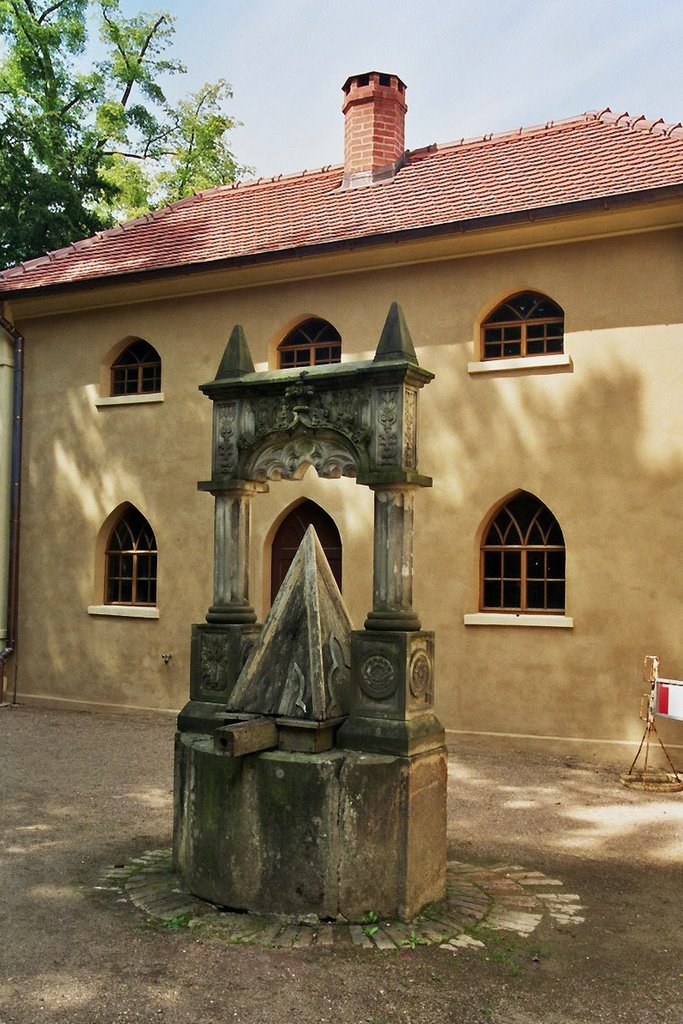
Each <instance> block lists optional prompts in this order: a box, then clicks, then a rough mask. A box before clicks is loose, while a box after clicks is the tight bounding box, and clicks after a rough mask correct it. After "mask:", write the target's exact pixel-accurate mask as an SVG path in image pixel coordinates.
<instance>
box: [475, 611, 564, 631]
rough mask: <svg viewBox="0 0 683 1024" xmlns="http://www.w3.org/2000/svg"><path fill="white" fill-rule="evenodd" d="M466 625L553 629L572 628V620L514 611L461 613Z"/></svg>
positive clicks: (560, 616)
mask: <svg viewBox="0 0 683 1024" xmlns="http://www.w3.org/2000/svg"><path fill="white" fill-rule="evenodd" d="M463 622H464V623H465V625H466V626H546V627H550V628H553V629H573V628H574V620H573V619H572V618H570V617H569V616H568V615H528V614H522V613H521V612H520V613H515V612H475V613H474V614H472V615H463Z"/></svg>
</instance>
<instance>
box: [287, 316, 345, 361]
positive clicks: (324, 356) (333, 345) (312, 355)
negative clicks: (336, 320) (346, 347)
mask: <svg viewBox="0 0 683 1024" xmlns="http://www.w3.org/2000/svg"><path fill="white" fill-rule="evenodd" d="M340 362H341V335H340V333H339V331H338V330H337V329H336V327H333V326H332V324H331V323H328V321H327V320H321V319H319V318H318V317H310V318H309V319H308V320H304V322H303V323H301V324H299V325H298V326H297V327H295V328H294V329H293V330H291V331H290V332H289V334H288V335H287V337H286V338H285V339H284V340H283V341H281V342H280V344H279V345H278V349H277V365H278V369H280V370H286V369H289V368H292V367H296V366H320V365H322V364H323V363H340Z"/></svg>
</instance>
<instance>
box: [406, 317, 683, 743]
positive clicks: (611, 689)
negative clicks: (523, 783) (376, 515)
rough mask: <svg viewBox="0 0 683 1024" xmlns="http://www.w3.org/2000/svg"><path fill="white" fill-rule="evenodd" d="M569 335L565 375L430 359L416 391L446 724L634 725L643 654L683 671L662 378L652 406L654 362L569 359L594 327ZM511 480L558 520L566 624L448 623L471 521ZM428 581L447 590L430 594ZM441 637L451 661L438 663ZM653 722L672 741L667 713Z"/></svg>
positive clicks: (680, 453) (465, 579) (621, 731)
mask: <svg viewBox="0 0 683 1024" xmlns="http://www.w3.org/2000/svg"><path fill="white" fill-rule="evenodd" d="M655 330H656V329H655ZM626 333H628V332H626ZM575 341H576V344H574V345H573V346H572V342H571V340H570V343H569V346H568V347H569V349H570V351H572V350H573V351H572V354H573V356H574V360H575V363H576V367H577V369H576V371H575V372H574V373H558V374H553V375H545V374H544V375H537V376H534V375H531V374H529V375H524V376H513V377H503V376H498V377H497V378H496V377H493V376H492V377H489V378H478V379H471V378H469V376H468V374H467V373H466V371H465V368H464V366H463V365H462V363H461V362H458V363H457V364H456V362H455V360H452V361H450V360H449V362H448V363H447V364H446V365H443V364H442V365H430V369H433V370H435V371H436V373H437V378H436V380H435V382H434V384H433V385H432V386H431V387H430V389H429V391H428V392H427V393H426V394H425V401H426V403H431V409H430V410H429V419H430V421H432V422H434V421H436V422H438V423H439V425H440V428H439V432H438V437H436V438H429V437H427V436H426V433H427V432H426V431H425V430H424V429H423V433H422V452H421V463H422V467H423V471H424V472H428V473H430V474H431V475H432V476H433V477H434V489H433V492H432V493H431V494H430V495H428V496H427V497H426V499H423V498H422V497H420V498H419V499H418V505H417V512H416V523H417V545H416V591H417V607H418V608H419V609H420V610H423V609H424V608H426V607H427V606H428V605H429V604H431V605H432V607H434V606H436V609H437V616H436V619H435V620H433V621H430V622H429V623H428V626H429V628H434V629H436V631H437V636H438V637H439V638H440V642H439V647H440V651H441V654H442V657H441V660H440V662H439V669H438V671H439V683H438V687H440V688H441V694H442V695H443V694H445V693H451V692H452V693H453V694H454V697H453V703H452V704H450V705H449V706H448V707H445V705H444V701H443V699H442V705H441V707H440V708H438V710H439V711H440V713H441V714H442V716H443V717H444V718H445V719H446V720H447V722H448V724H451V723H452V722H454V721H455V722H457V725H456V726H455V727H457V728H464V729H473V730H484V731H486V730H492V731H500V732H517V733H534V734H547V735H565V736H572V735H573V736H586V737H590V736H593V737H600V736H604V737H608V736H613V737H621V738H625V737H629V738H631V739H639V738H640V734H641V732H642V728H641V724H640V722H639V720H638V708H639V695H640V693H641V691H642V689H643V688H644V687H643V684H642V682H641V666H642V659H643V656H644V655H645V654H651V653H656V654H659V655H660V657H661V659H662V674H664V675H669V676H671V677H678V678H680V677H682V676H683V631H682V630H681V628H680V620H681V611H682V604H683V582H682V576H681V573H680V571H679V570H678V563H679V557H678V555H679V552H680V550H681V536H682V535H683V440H682V439H683V415H682V413H681V409H680V402H678V401H674V398H675V395H676V386H675V385H676V382H675V381H672V380H671V379H669V380H667V381H663V382H662V389H661V392H662V394H661V402H660V403H659V404H655V405H653V403H652V394H653V391H654V389H655V385H656V383H657V382H656V381H654V382H653V379H652V376H653V375H654V371H653V370H652V369H650V368H648V370H647V374H648V375H647V376H646V374H645V372H639V371H638V370H637V369H636V368H634V366H633V365H632V364H629V363H628V362H627V361H626V360H625V359H622V360H621V361H617V359H616V358H612V359H610V360H609V366H608V368H607V363H608V360H607V358H606V356H605V355H603V357H602V363H603V366H604V368H602V367H601V368H599V369H595V370H592V371H583V370H582V364H584V365H585V364H587V363H588V351H587V348H588V345H591V346H592V345H593V344H594V343H595V339H593V338H591V336H590V335H584V336H581V337H580V338H578V339H575ZM442 351H443V350H442ZM574 353H576V354H574ZM458 354H459V356H460V357H462V355H463V353H458ZM630 354H631V355H632V351H631V353H630ZM655 354H656V353H655ZM641 358H642V356H641ZM424 361H425V363H426V362H427V356H426V355H425V357H424ZM444 362H445V361H444ZM595 363H596V360H595V359H594V358H592V357H591V364H592V365H595ZM659 365H660V366H661V365H662V359H661V357H660V361H659ZM424 414H425V409H424V406H423V410H422V415H423V416H424ZM423 422H424V421H423ZM517 488H521V489H525V490H529V491H531V492H532V493H534V494H536V495H537V496H538V497H539V498H540V499H541V500H542V501H544V502H545V503H546V504H547V505H548V506H549V507H550V509H551V510H552V512H553V513H554V514H555V516H556V517H557V519H558V520H559V522H560V525H561V527H562V529H563V531H564V535H565V540H566V545H567V581H568V582H567V614H568V615H572V616H573V617H574V621H575V626H574V629H573V630H566V631H565V630H552V631H550V630H544V629H524V628H517V629H512V628H495V627H481V628H480V627H469V628H466V627H464V626H463V625H462V616H463V613H465V612H472V611H476V610H477V608H478V604H477V599H478V594H477V587H478V571H479V570H478V550H477V535H478V531H479V529H480V527H481V524H482V522H483V520H485V519H486V517H487V516H488V514H489V512H490V510H491V508H492V507H493V506H494V505H495V504H496V502H498V501H499V500H500V499H501V498H502V497H503V496H504V495H506V494H508V493H510V492H511V491H514V490H515V489H517ZM437 506H438V515H439V517H440V518H439V521H440V522H443V521H444V520H443V519H442V518H441V516H442V514H443V513H445V516H446V524H447V526H448V534H449V545H448V548H447V549H446V550H445V551H444V547H443V541H442V540H441V544H440V546H439V547H438V548H437V550H438V562H437V563H435V560H434V555H433V548H434V545H435V544H436V543H437V541H438V537H437V535H436V533H435V526H434V524H435V522H436V515H437ZM430 549H432V550H430ZM427 566H430V570H429V571H427V572H425V571H424V570H425V569H426V567H427ZM434 589H435V590H436V591H437V592H440V593H448V594H449V595H450V600H448V601H445V600H443V601H440V602H438V604H436V603H435V602H433V601H432V602H430V599H429V596H430V591H432V592H433V590H434ZM424 618H425V617H424V616H423V621H424ZM551 632H552V636H550V635H549V634H550V633H551ZM445 637H448V638H449V641H450V643H451V645H452V646H451V649H453V646H454V649H455V650H456V652H457V663H456V664H445V663H444V660H443V650H444V638H445ZM484 657H485V660H483V659H484ZM444 675H446V676H448V677H449V678H448V679H447V680H446V681H444ZM453 679H455V685H454V686H453V685H452V682H453ZM474 688H476V699H473V697H472V693H473V689H474ZM437 699H438V689H437ZM661 731H662V735H663V736H664V737H665V739H668V740H669V742H672V743H680V742H682V741H683V736H682V735H681V726H680V724H679V723H671V722H665V723H663V724H662V725H661Z"/></svg>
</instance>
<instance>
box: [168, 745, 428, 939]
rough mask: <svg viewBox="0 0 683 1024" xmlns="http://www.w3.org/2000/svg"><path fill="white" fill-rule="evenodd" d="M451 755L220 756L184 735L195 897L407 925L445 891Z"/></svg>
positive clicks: (185, 822)
mask: <svg viewBox="0 0 683 1024" xmlns="http://www.w3.org/2000/svg"><path fill="white" fill-rule="evenodd" d="M445 847H446V753H445V749H443V748H440V749H436V750H432V751H430V752H428V753H425V754H421V755H417V756H414V757H397V756H383V755H379V754H367V753H360V752H358V751H352V750H331V751H327V752H325V753H322V754H310V753H309V754H299V753H288V752H284V751H279V750H272V751H267V752H265V753H260V754H250V755H247V756H245V757H241V758H231V757H222V756H220V755H219V754H216V753H215V752H214V749H213V738H212V737H210V736H208V735H199V734H196V733H178V734H177V740H176V784H175V825H174V859H175V865H176V868H177V870H178V871H179V873H180V875H181V877H182V878H183V881H184V883H185V884H186V885H187V886H188V888H189V889H190V891H191V892H193V893H194V894H195V895H197V896H200V897H202V898H203V899H206V900H210V901H211V902H213V903H216V904H218V905H220V906H225V907H232V908H235V909H242V910H249V911H253V912H266V913H284V914H311V913H313V914H317V915H318V916H319V917H321V918H334V917H336V916H337V914H342V915H343V916H344V917H346V918H347V919H348V920H350V921H361V920H362V918H363V917H364V915H365V914H366V913H367V912H368V910H374V911H375V912H376V913H378V914H379V915H380V916H384V915H386V916H387V917H389V918H391V917H393V918H399V919H401V920H404V921H410V920H412V918H413V917H414V916H415V915H416V914H417V913H418V912H419V911H420V909H421V908H422V907H423V906H424V905H425V904H427V903H430V902H432V901H434V900H438V899H440V898H442V897H443V895H444V892H445V876H446V864H445Z"/></svg>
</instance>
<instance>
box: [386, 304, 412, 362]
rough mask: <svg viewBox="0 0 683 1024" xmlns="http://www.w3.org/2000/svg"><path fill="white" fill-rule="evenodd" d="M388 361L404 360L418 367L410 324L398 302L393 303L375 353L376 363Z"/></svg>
mask: <svg viewBox="0 0 683 1024" xmlns="http://www.w3.org/2000/svg"><path fill="white" fill-rule="evenodd" d="M388 359H402V360H405V362H407V363H413V364H414V365H415V366H418V365H419V363H418V361H417V356H416V354H415V347H414V345H413V339H412V338H411V337H410V331H409V330H408V324H407V323H406V318H405V317H404V315H403V310H402V309H401V307H400V306H399V304H398V302H392V303H391V305H390V306H389V312H388V313H387V318H386V320H385V322H384V327H383V328H382V334H381V337H380V339H379V345H378V346H377V351H376V352H375V362H376V363H377V362H381V361H383V360H388Z"/></svg>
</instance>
